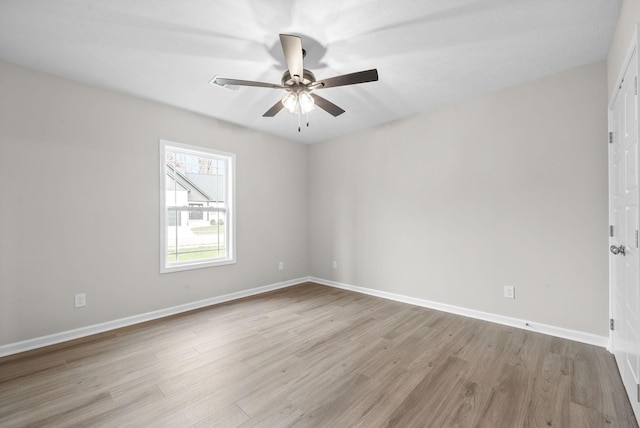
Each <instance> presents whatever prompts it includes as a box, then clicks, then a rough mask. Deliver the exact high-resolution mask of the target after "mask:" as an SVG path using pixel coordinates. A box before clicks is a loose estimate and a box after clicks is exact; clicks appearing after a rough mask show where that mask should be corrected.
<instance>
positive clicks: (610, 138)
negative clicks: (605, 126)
mask: <svg viewBox="0 0 640 428" xmlns="http://www.w3.org/2000/svg"><path fill="white" fill-rule="evenodd" d="M609 144H613V132H609Z"/></svg>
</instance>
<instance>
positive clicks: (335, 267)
mask: <svg viewBox="0 0 640 428" xmlns="http://www.w3.org/2000/svg"><path fill="white" fill-rule="evenodd" d="M331 267H332V268H333V269H338V262H337V261H335V260H334V261H333V263H331Z"/></svg>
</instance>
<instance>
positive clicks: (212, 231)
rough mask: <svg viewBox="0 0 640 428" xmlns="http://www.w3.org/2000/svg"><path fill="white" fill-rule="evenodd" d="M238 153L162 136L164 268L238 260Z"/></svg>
mask: <svg viewBox="0 0 640 428" xmlns="http://www.w3.org/2000/svg"><path fill="white" fill-rule="evenodd" d="M234 170H235V155H234V154H232V153H224V152H219V151H216V150H211V149H207V148H203V147H194V146H189V145H186V144H180V143H173V142H170V141H164V140H160V225H161V227H160V242H161V252H160V272H161V273H167V272H175V271H181V270H187V269H197V268H203V267H209V266H218V265H225V264H230V263H235V229H234V225H235V221H234V220H235V219H234V215H233V214H234V210H233V208H234V207H233V203H234V196H235V193H234V179H235V175H234Z"/></svg>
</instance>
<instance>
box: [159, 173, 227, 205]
mask: <svg viewBox="0 0 640 428" xmlns="http://www.w3.org/2000/svg"><path fill="white" fill-rule="evenodd" d="M167 177H168V178H169V180H168V181H167V187H168V188H173V183H174V181H173V180H174V177H175V183H176V185H177V186H180V187H181V188H182V189H183V190H186V191H187V192H188V194H189V202H221V201H223V200H224V193H223V192H221V194H220V195H219V196H221V198H217V197H216V196H218V195H216V189H217V187H218V186H217V176H214V175H200V174H183V173H182V172H180V171H178V170H176V169H175V168H173V166H171V165H169V164H167ZM195 181H198V183H197V184H196V183H195ZM205 187H206V188H207V190H205V189H204V188H205Z"/></svg>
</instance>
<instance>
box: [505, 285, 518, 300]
mask: <svg viewBox="0 0 640 428" xmlns="http://www.w3.org/2000/svg"><path fill="white" fill-rule="evenodd" d="M504 297H506V298H507V299H515V298H516V288H515V287H514V286H513V285H505V286H504Z"/></svg>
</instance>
